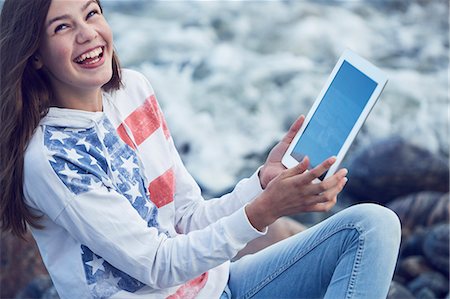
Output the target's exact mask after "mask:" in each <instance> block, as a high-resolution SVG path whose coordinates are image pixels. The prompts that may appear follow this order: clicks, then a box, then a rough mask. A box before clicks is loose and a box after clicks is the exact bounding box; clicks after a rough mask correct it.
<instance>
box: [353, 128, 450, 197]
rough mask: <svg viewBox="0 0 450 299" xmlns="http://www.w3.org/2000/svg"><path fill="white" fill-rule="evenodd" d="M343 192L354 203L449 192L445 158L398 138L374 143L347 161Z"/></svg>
mask: <svg viewBox="0 0 450 299" xmlns="http://www.w3.org/2000/svg"><path fill="white" fill-rule="evenodd" d="M347 165H348V166H347V167H348V168H349V174H348V178H349V181H348V183H347V185H346V188H345V192H347V193H348V194H349V195H351V196H352V197H353V198H354V199H355V200H356V201H358V202H363V201H364V202H366V201H368V202H378V203H381V204H384V203H387V202H389V201H391V200H392V199H394V198H397V197H400V196H404V195H408V194H411V193H417V192H421V191H437V192H443V193H447V192H448V191H449V168H448V161H447V159H445V158H443V157H440V156H437V155H435V154H433V153H431V152H429V151H428V150H426V149H424V148H420V147H418V146H416V145H413V144H410V143H408V142H407V141H405V140H404V139H402V138H400V137H391V138H388V139H384V140H381V141H378V142H376V143H374V144H372V145H370V146H369V147H367V148H365V149H363V150H361V151H359V152H358V153H355V154H354V155H353V157H352V158H351V159H350V160H349V161H348V162H347Z"/></svg>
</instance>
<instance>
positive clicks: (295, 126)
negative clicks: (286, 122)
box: [283, 115, 305, 143]
mask: <svg viewBox="0 0 450 299" xmlns="http://www.w3.org/2000/svg"><path fill="white" fill-rule="evenodd" d="M304 121H305V116H304V115H300V117H299V118H297V120H296V121H295V122H294V123H293V124H292V125H291V127H290V128H289V131H288V132H287V133H286V135H285V136H284V137H283V141H284V142H286V143H291V141H292V139H294V137H295V134H297V132H298V130H300V128H301V127H302V125H303V122H304Z"/></svg>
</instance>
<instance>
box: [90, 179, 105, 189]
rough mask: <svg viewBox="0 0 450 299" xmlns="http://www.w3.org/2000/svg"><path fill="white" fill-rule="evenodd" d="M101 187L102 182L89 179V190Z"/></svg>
mask: <svg viewBox="0 0 450 299" xmlns="http://www.w3.org/2000/svg"><path fill="white" fill-rule="evenodd" d="M102 186H103V183H102V182H100V181H98V182H97V181H96V180H94V179H92V178H91V184H90V186H89V188H91V189H98V188H100V187H102Z"/></svg>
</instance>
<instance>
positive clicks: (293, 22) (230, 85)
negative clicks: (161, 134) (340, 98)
mask: <svg viewBox="0 0 450 299" xmlns="http://www.w3.org/2000/svg"><path fill="white" fill-rule="evenodd" d="M30 1H31V0H30ZM102 3H103V6H104V13H105V15H106V18H107V20H108V21H109V23H110V25H111V27H112V29H113V32H114V38H115V47H116V50H117V52H118V55H119V58H120V60H121V63H122V66H123V67H126V68H132V69H135V70H138V71H141V72H142V73H144V74H145V75H146V76H147V78H148V79H149V80H150V82H151V84H152V85H153V88H154V90H155V92H156V95H157V98H158V100H159V102H160V105H161V107H162V110H163V112H164V114H165V117H166V120H167V122H168V126H169V129H170V130H171V133H172V136H173V137H174V140H175V143H176V145H177V148H178V149H179V151H180V154H181V156H182V159H183V160H184V162H185V164H186V167H187V168H188V169H189V171H190V172H191V174H192V175H193V176H194V177H195V179H196V180H197V182H198V183H199V184H200V186H201V187H202V191H203V193H204V196H205V197H206V198H211V197H216V196H219V195H221V194H223V193H225V192H227V191H229V190H230V189H231V188H232V187H233V186H234V184H235V183H236V182H237V181H238V180H239V179H241V178H243V177H246V176H249V175H251V174H252V173H253V172H254V171H255V170H256V168H257V167H258V166H259V165H261V164H262V163H264V160H265V157H266V155H267V153H268V151H269V150H270V149H271V147H272V146H273V145H274V144H275V143H276V142H277V141H278V140H279V139H280V138H281V137H282V136H283V134H284V133H285V132H286V131H287V129H288V128H289V126H290V124H291V123H292V122H293V121H294V120H295V119H296V118H297V117H298V115H300V114H306V113H307V112H308V110H309V108H310V106H311V105H312V103H313V102H314V100H315V99H316V96H317V95H318V93H319V92H320V90H321V88H322V86H323V84H324V83H325V81H326V79H327V77H328V75H329V73H330V72H331V70H332V68H333V66H334V64H335V63H336V62H337V59H338V58H339V56H340V54H341V53H342V52H343V51H344V50H345V49H346V48H350V49H352V50H353V51H355V52H357V53H358V54H360V55H361V56H363V57H365V58H366V59H368V60H370V61H371V62H373V63H374V64H375V65H377V66H378V67H379V68H381V69H382V70H384V71H385V72H386V73H387V75H388V77H389V82H388V84H387V86H386V88H385V90H384V92H383V93H382V95H381V97H380V99H379V101H378V103H377V104H376V106H375V107H374V109H373V110H372V112H371V114H370V115H369V117H368V119H367V121H366V123H365V125H364V126H363V129H362V131H361V132H360V133H359V135H358V136H357V138H356V140H355V142H354V144H353V145H352V147H351V149H350V151H349V153H348V154H347V156H346V158H345V160H344V162H343V165H344V166H345V167H348V168H349V170H350V172H349V182H348V184H347V186H346V189H345V191H344V192H343V193H342V194H341V195H340V198H339V201H338V204H337V205H336V207H335V208H334V209H333V210H332V211H331V212H330V213H325V214H324V213H320V214H319V213H311V214H303V215H296V216H293V217H292V218H293V219H295V220H297V221H299V222H300V223H302V224H303V225H304V226H305V227H308V226H311V225H314V224H315V223H317V222H318V221H321V220H323V219H324V218H326V217H328V216H329V215H331V214H333V213H336V212H338V211H339V210H341V209H343V208H345V207H346V206H349V205H352V204H355V203H358V202H378V203H380V204H383V205H385V206H388V207H389V208H391V209H393V210H394V211H395V212H396V213H397V214H398V215H399V217H400V218H401V221H402V224H403V239H402V248H401V253H400V258H399V263H398V266H397V270H396V274H395V277H394V282H393V284H392V286H391V290H390V294H389V298H449V297H448V292H449V256H448V255H449V193H448V192H449V136H450V135H449V116H450V114H449V113H450V105H449V104H450V103H449V2H448V1H447V0H352V1H338V0H329V1H320V0H310V1H306V0H304V1H300V0H298V1H195V2H192V1H134V0H127V1H111V0H103V1H102ZM29 239H30V240H31V241H30V242H28V243H25V242H21V241H18V240H17V239H15V238H12V237H11V236H10V235H9V234H7V233H2V240H1V241H2V242H1V250H2V251H1V273H0V275H1V277H0V278H1V285H0V286H1V289H0V290H1V298H14V297H15V296H17V297H16V298H57V297H56V293H55V292H54V290H53V289H51V288H50V286H51V282H50V281H49V280H48V278H47V276H46V273H45V270H44V269H43V268H42V265H41V262H40V257H39V254H38V253H36V251H35V245H34V241H32V238H29Z"/></svg>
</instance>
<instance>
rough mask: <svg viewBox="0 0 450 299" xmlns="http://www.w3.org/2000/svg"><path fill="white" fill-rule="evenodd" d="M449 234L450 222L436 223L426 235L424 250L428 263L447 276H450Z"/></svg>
mask: <svg viewBox="0 0 450 299" xmlns="http://www.w3.org/2000/svg"><path fill="white" fill-rule="evenodd" d="M449 234H450V225H449V224H440V225H436V226H434V227H432V228H431V229H430V230H429V232H428V233H427V234H426V235H425V238H424V242H423V252H424V255H425V257H426V258H427V261H428V263H429V264H430V265H432V266H433V267H434V268H436V269H437V270H439V271H440V272H441V273H444V274H446V275H447V277H448V276H449Z"/></svg>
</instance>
